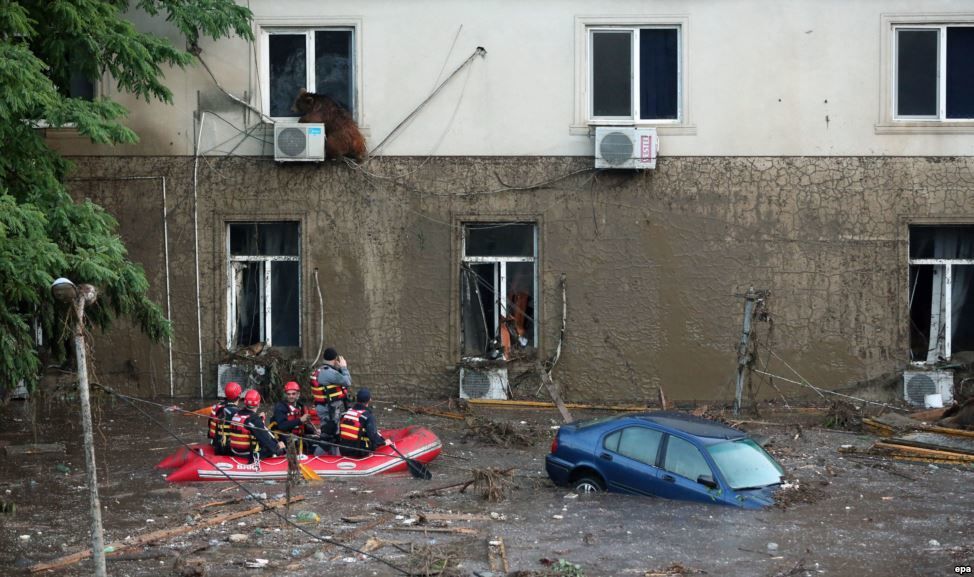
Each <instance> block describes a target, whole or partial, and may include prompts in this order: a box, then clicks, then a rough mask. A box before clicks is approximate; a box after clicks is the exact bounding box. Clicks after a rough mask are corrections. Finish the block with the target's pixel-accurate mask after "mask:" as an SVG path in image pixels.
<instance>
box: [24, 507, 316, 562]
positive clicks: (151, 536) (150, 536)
mask: <svg viewBox="0 0 974 577" xmlns="http://www.w3.org/2000/svg"><path fill="white" fill-rule="evenodd" d="M303 500H304V497H302V496H298V497H294V498H292V499H291V502H292V503H294V502H297V501H303ZM284 504H285V500H284V499H277V500H276V501H268V502H267V503H265V504H263V505H260V506H257V507H251V508H250V509H246V510H244V511H237V512H234V513H226V514H223V515H219V516H217V517H212V518H210V519H207V520H205V521H200V522H199V523H197V524H196V525H183V526H181V527H171V528H169V529H160V530H159V531H153V532H151V533H146V534H145V535H140V536H138V537H135V538H133V539H132V540H131V541H116V542H115V543H109V544H108V545H107V546H106V549H107V548H108V547H113V548H114V549H115V552H120V551H124V550H127V549H132V548H134V547H141V546H143V545H148V544H149V543H154V542H156V541H160V540H162V539H168V538H170V537H175V536H177V535H185V534H186V533H192V532H193V531H198V530H200V529H204V528H206V527H213V526H215V525H219V524H221V523H226V522H228V521H236V520H237V519H241V518H243V517H249V516H250V515H256V514H257V513H261V512H263V511H267V510H270V509H276V508H277V507H280V506H282V505H284ZM89 557H91V549H85V550H84V551H79V552H77V553H72V554H71V555H66V556H64V557H60V558H58V559H55V560H53V561H48V562H46V563H37V564H35V565H31V566H30V567H29V568H28V569H27V571H28V572H29V573H39V572H41V571H49V570H51V569H61V568H62V567H67V566H69V565H74V564H75V563H77V562H79V561H83V560H85V559H87V558H89Z"/></svg>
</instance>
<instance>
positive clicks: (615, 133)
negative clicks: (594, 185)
mask: <svg viewBox="0 0 974 577" xmlns="http://www.w3.org/2000/svg"><path fill="white" fill-rule="evenodd" d="M658 152H659V138H657V136H656V129H655V128H632V127H624V126H598V127H596V128H595V168H620V169H630V170H647V169H651V168H656V156H657V153H658Z"/></svg>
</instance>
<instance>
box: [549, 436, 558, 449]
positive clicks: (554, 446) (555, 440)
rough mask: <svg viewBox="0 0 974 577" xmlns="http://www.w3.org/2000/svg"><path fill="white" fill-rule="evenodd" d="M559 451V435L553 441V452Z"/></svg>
mask: <svg viewBox="0 0 974 577" xmlns="http://www.w3.org/2000/svg"><path fill="white" fill-rule="evenodd" d="M557 450H558V434H557V433H556V434H555V438H554V439H552V440H551V452H552V453H554V452H555V451H557Z"/></svg>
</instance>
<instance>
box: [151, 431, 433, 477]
mask: <svg viewBox="0 0 974 577" xmlns="http://www.w3.org/2000/svg"><path fill="white" fill-rule="evenodd" d="M382 436H383V437H385V438H386V439H391V440H392V442H394V443H395V444H396V448H397V449H399V451H400V452H401V453H402V454H403V455H405V456H407V457H409V458H410V459H415V460H416V461H419V462H420V463H429V462H430V461H432V460H433V459H435V458H436V457H437V456H438V455H439V454H440V450H441V449H442V446H443V445H442V443H440V439H439V438H438V437H437V436H436V435H434V434H433V432H432V431H430V430H429V429H427V428H425V427H416V426H414V427H407V428H405V429H391V430H385V431H382ZM298 461H299V462H300V463H303V464H305V465H307V466H308V467H309V468H310V469H311V470H313V471H314V472H316V473H318V474H319V475H321V476H322V477H366V476H370V475H376V474H379V473H396V472H399V471H405V470H406V469H407V466H406V462H405V461H404V460H403V459H402V457H400V456H399V455H397V454H396V453H395V452H394V451H393V450H392V449H391V448H389V447H381V448H379V450H377V451H376V452H375V453H373V454H371V455H370V456H368V457H364V458H361V459H353V458H350V457H333V456H322V457H313V456H310V455H299V456H298ZM156 467H157V468H161V469H175V470H174V471H173V472H172V473H170V474H169V475H168V476H167V477H166V480H167V481H169V482H170V483H188V482H194V481H226V480H228V477H229V478H232V479H235V480H237V481H255V480H256V481H267V480H284V479H286V478H287V458H286V457H271V458H269V459H261V460H259V461H254V462H253V463H248V462H247V460H246V459H240V458H237V457H225V456H218V455H215V454H214V453H213V448H212V447H211V446H209V445H203V444H200V445H194V446H193V448H192V450H189V449H185V448H184V449H180V450H179V451H176V452H175V453H173V454H172V455H169V456H168V457H166V458H164V459H163V460H162V461H161V462H160V463H159V464H158V465H156Z"/></svg>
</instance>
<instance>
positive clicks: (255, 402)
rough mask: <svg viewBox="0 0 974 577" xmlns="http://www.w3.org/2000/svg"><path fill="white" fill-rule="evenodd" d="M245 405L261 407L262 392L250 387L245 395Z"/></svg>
mask: <svg viewBox="0 0 974 577" xmlns="http://www.w3.org/2000/svg"><path fill="white" fill-rule="evenodd" d="M244 405H246V406H248V407H259V406H260V393H258V392H257V391H256V390H255V389H250V390H249V391H247V394H246V395H244Z"/></svg>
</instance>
